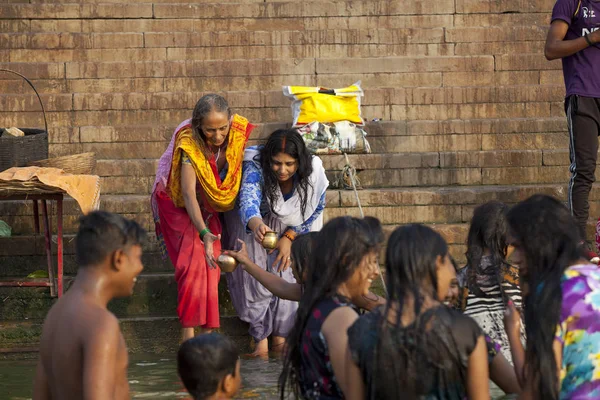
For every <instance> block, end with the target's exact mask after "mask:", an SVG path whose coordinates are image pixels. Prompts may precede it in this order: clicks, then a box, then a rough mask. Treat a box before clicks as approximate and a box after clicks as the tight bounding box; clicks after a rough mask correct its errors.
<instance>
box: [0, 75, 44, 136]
mask: <svg viewBox="0 0 600 400" xmlns="http://www.w3.org/2000/svg"><path fill="white" fill-rule="evenodd" d="M0 71H2V72H8V73H11V74H15V75H18V76H20V77H21V78H23V79H25V82H27V83H28V84H29V86H31V88H32V89H33V91H34V92H35V95H36V96H37V98H38V100H39V102H40V106H42V114H43V115H44V127H45V128H46V133H48V134H50V133H49V132H48V121H47V120H46V110H45V109H44V103H43V102H42V98H41V97H40V94H39V93H38V91H37V90H36V89H35V86H33V83H31V81H30V80H29V79H27V78H26V77H25V76H24V75H22V74H20V73H18V72H15V71H13V70H10V69H6V68H0Z"/></svg>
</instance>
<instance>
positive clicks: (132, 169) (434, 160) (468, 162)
mask: <svg viewBox="0 0 600 400" xmlns="http://www.w3.org/2000/svg"><path fill="white" fill-rule="evenodd" d="M319 157H320V158H321V160H322V161H323V164H324V166H325V169H326V170H327V171H330V172H332V173H334V174H337V173H338V172H339V171H341V170H342V169H343V168H344V166H345V165H346V160H345V157H344V156H343V155H320V156H319ZM348 158H349V160H350V164H351V165H352V166H354V167H355V168H356V169H357V171H358V173H359V174H362V173H363V172H364V170H383V169H387V170H397V169H419V168H438V169H449V168H450V169H452V168H498V167H519V166H522V167H541V166H566V165H569V164H570V163H569V155H568V151H567V150H566V149H564V150H493V151H479V150H474V151H458V152H427V153H386V154H379V153H377V154H375V153H373V154H351V155H349V156H348ZM157 166H158V160H157V159H114V160H98V161H97V163H96V171H95V174H97V175H99V176H101V177H104V178H115V177H121V176H123V177H147V178H154V176H155V173H156V169H157ZM151 180H152V181H153V179H151ZM103 189H104V190H105V191H104V193H108V191H107V190H108V189H107V187H106V186H104V187H103Z"/></svg>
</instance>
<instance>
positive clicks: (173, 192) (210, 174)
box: [167, 114, 254, 212]
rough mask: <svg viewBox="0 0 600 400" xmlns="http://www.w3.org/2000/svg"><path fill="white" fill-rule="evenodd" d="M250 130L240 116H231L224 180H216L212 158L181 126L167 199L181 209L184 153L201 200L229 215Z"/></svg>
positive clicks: (188, 128) (176, 142)
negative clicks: (208, 156) (182, 160)
mask: <svg viewBox="0 0 600 400" xmlns="http://www.w3.org/2000/svg"><path fill="white" fill-rule="evenodd" d="M253 128H254V126H253V125H252V124H250V123H249V122H248V120H247V119H246V118H244V117H242V116H240V115H237V114H236V115H234V116H233V119H232V122H231V127H230V129H229V142H228V144H227V150H226V152H225V157H226V159H227V162H228V163H229V169H228V171H227V176H226V177H225V179H224V180H223V181H221V180H220V178H219V174H218V172H217V165H216V163H215V159H214V157H212V158H211V159H210V160H207V158H206V156H205V155H204V153H203V152H202V149H201V148H200V144H199V143H198V140H197V139H196V138H195V137H194V132H193V131H192V127H191V126H190V125H186V126H184V127H183V128H182V129H181V130H180V131H179V133H178V134H177V138H176V141H175V148H174V150H173V160H172V162H171V172H170V174H169V181H168V184H167V191H168V193H169V197H170V198H171V200H172V201H173V203H174V204H175V206H177V207H185V203H184V200H183V192H182V188H181V168H180V166H181V158H182V154H183V153H184V152H185V153H186V154H187V156H188V157H189V159H190V161H191V162H192V166H193V167H194V170H195V171H196V176H197V177H198V180H199V182H200V186H201V187H202V192H203V193H202V196H203V198H204V200H206V203H208V204H206V203H205V204H204V206H205V207H206V206H209V207H210V208H212V210H214V211H217V212H224V211H229V210H231V209H232V208H233V206H234V205H235V199H236V198H237V195H238V192H239V190H240V183H241V181H242V161H243V159H244V147H245V146H246V142H247V141H248V137H249V136H250V132H251V131H252V129H253Z"/></svg>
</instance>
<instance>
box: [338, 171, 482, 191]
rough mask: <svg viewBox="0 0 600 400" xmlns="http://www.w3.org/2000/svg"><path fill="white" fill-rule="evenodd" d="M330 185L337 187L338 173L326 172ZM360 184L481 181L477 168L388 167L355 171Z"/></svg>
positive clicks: (390, 184) (429, 184) (392, 184)
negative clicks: (386, 168) (385, 168)
mask: <svg viewBox="0 0 600 400" xmlns="http://www.w3.org/2000/svg"><path fill="white" fill-rule="evenodd" d="M327 176H328V177H329V181H330V187H331V188H338V187H337V186H335V185H336V181H337V180H338V179H337V178H338V176H339V173H334V172H331V171H330V172H327ZM357 176H358V178H359V179H360V181H361V184H363V185H365V186H366V187H373V188H381V187H406V186H446V185H478V184H480V183H481V170H480V169H479V168H458V169H441V170H438V169H431V168H419V169H408V168H407V169H388V170H363V171H360V172H358V173H357Z"/></svg>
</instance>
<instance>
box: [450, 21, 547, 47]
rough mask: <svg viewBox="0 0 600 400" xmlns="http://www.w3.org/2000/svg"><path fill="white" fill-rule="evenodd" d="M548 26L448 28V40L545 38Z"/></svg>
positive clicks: (500, 40) (512, 40) (507, 40)
mask: <svg viewBox="0 0 600 400" xmlns="http://www.w3.org/2000/svg"><path fill="white" fill-rule="evenodd" d="M546 32H547V28H546V27H541V26H535V25H533V26H490V27H468V28H448V29H446V36H445V39H446V42H449V43H464V42H469V43H472V42H515V41H532V40H544V39H545V38H546Z"/></svg>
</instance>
